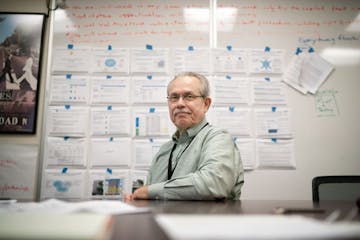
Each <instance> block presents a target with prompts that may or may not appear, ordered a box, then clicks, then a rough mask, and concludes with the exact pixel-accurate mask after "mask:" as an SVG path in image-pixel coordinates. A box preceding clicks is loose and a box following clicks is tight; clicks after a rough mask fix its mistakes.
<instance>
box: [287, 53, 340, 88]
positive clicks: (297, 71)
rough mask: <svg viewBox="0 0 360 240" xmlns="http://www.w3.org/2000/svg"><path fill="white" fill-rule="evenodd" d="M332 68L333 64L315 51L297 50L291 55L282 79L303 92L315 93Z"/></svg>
mask: <svg viewBox="0 0 360 240" xmlns="http://www.w3.org/2000/svg"><path fill="white" fill-rule="evenodd" d="M309 50H310V49H309ZM333 69H334V67H333V65H332V64H331V63H329V62H328V61H326V60H325V59H324V58H323V57H321V56H320V55H319V54H317V53H316V52H312V51H309V52H299V53H298V54H296V55H294V56H293V57H292V59H291V61H290V63H289V65H288V67H287V69H286V71H285V72H284V74H283V81H284V82H285V83H287V84H288V85H290V86H291V87H293V88H295V89H296V90H298V91H300V92H301V93H303V94H306V93H307V92H310V93H312V94H315V93H316V92H317V91H318V89H319V88H320V86H321V85H322V84H323V83H324V81H325V80H326V79H327V77H328V76H329V75H330V73H331V72H332V71H333Z"/></svg>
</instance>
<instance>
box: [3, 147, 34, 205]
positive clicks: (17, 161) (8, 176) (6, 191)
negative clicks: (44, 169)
mask: <svg viewBox="0 0 360 240" xmlns="http://www.w3.org/2000/svg"><path fill="white" fill-rule="evenodd" d="M37 159H38V146H37V145H30V144H7V143H2V144H0V197H5V198H14V199H27V200H32V199H33V198H34V189H35V180H36V176H35V171H36V166H37ZM0 205H1V204H0Z"/></svg>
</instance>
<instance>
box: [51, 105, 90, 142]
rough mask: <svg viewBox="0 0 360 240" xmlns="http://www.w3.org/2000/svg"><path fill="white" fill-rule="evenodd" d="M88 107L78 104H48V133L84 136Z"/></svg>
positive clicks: (86, 126)
mask: <svg viewBox="0 0 360 240" xmlns="http://www.w3.org/2000/svg"><path fill="white" fill-rule="evenodd" d="M88 119H89V109H88V108H87V107H80V106H70V105H65V106H49V117H48V133H49V135H52V136H73V137H83V136H85V134H86V132H87V128H88Z"/></svg>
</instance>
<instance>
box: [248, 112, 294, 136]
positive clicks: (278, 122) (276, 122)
mask: <svg viewBox="0 0 360 240" xmlns="http://www.w3.org/2000/svg"><path fill="white" fill-rule="evenodd" d="M254 118H255V124H256V125H255V132H256V136H257V137H262V138H291V137H292V136H293V134H292V130H291V119H290V109H288V108H285V107H284V108H277V107H268V108H257V109H255V110H254Z"/></svg>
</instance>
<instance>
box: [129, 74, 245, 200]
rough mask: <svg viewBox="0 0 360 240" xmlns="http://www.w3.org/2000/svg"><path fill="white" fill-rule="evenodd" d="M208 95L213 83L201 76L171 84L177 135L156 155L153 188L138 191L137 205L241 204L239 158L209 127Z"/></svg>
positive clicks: (219, 131) (224, 138)
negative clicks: (222, 201)
mask: <svg viewBox="0 0 360 240" xmlns="http://www.w3.org/2000/svg"><path fill="white" fill-rule="evenodd" d="M209 91H210V90H209V82H208V80H207V79H206V78H205V77H204V76H202V75H200V74H197V73H192V72H187V73H182V74H180V75H178V76H176V77H175V78H174V79H173V80H172V81H171V82H170V83H169V85H168V89H167V94H168V107H169V114H170V118H171V121H172V122H173V123H174V124H175V126H176V127H177V131H176V132H175V133H174V135H173V137H172V140H171V141H169V142H167V143H165V144H164V145H162V146H161V148H160V150H159V152H158V153H157V154H156V155H155V157H154V159H153V162H152V165H151V168H150V172H149V176H148V185H147V186H143V187H141V188H139V189H137V190H136V191H135V192H134V194H133V195H132V196H131V197H132V199H168V200H218V199H235V200H237V199H239V198H240V193H241V187H242V185H243V183H244V173H243V167H242V163H241V159H240V154H239V151H238V149H237V147H236V145H235V144H234V142H233V139H232V137H231V136H230V134H229V133H228V132H226V131H225V130H222V129H219V128H215V127H213V126H211V125H210V124H209V123H208V122H207V121H206V118H205V114H206V112H207V111H208V109H209V107H210V104H211V98H210V96H209Z"/></svg>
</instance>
